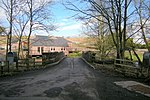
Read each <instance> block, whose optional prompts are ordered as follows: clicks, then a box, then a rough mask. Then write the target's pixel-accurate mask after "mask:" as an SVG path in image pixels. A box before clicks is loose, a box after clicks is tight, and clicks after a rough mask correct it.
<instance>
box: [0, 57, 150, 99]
mask: <svg viewBox="0 0 150 100" xmlns="http://www.w3.org/2000/svg"><path fill="white" fill-rule="evenodd" d="M126 80H130V79H128V78H124V77H121V76H117V74H115V73H112V72H109V71H106V70H101V71H98V70H94V69H93V68H91V67H90V65H88V64H87V63H85V62H84V61H83V60H82V59H81V58H65V59H63V60H62V61H61V62H60V63H59V64H57V65H54V66H47V67H46V68H44V69H39V70H33V71H27V72H23V73H19V74H17V75H14V76H7V77H1V78H0V100H121V99H123V100H149V97H147V96H144V95H142V94H139V93H136V92H134V91H132V92H131V91H128V90H127V89H123V88H122V87H121V86H118V85H116V84H115V83H114V82H118V81H121V82H122V81H126Z"/></svg>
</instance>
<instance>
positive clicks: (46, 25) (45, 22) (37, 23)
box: [26, 0, 54, 57]
mask: <svg viewBox="0 0 150 100" xmlns="http://www.w3.org/2000/svg"><path fill="white" fill-rule="evenodd" d="M33 2H34V3H33ZM35 2H36V0H27V5H28V8H27V9H28V10H26V14H27V16H28V19H29V34H28V35H27V36H28V53H27V57H29V54H30V38H31V34H32V32H33V31H34V30H37V29H38V30H46V31H47V32H48V31H51V30H54V26H53V25H52V24H51V13H50V9H49V6H50V4H51V3H52V0H43V1H40V2H37V3H35Z"/></svg>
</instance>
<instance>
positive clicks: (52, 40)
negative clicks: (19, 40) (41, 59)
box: [31, 35, 69, 47]
mask: <svg viewBox="0 0 150 100" xmlns="http://www.w3.org/2000/svg"><path fill="white" fill-rule="evenodd" d="M68 42H69V41H67V40H66V39H64V38H63V37H49V36H39V35H36V37H35V38H33V39H31V43H32V46H55V47H68Z"/></svg>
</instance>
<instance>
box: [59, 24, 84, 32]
mask: <svg viewBox="0 0 150 100" xmlns="http://www.w3.org/2000/svg"><path fill="white" fill-rule="evenodd" d="M80 28H81V24H80V23H78V24H72V25H68V26H64V27H62V28H61V29H60V30H62V31H69V30H79V29H80Z"/></svg>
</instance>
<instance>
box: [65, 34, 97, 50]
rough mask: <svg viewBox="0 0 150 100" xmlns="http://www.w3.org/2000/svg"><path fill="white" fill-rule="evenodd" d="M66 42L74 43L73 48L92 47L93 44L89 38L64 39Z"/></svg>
mask: <svg viewBox="0 0 150 100" xmlns="http://www.w3.org/2000/svg"><path fill="white" fill-rule="evenodd" d="M66 39H67V40H68V41H70V42H72V43H74V45H75V46H79V47H86V48H88V47H93V46H94V44H95V39H93V38H89V37H70V38H66Z"/></svg>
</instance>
